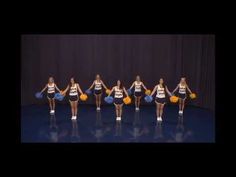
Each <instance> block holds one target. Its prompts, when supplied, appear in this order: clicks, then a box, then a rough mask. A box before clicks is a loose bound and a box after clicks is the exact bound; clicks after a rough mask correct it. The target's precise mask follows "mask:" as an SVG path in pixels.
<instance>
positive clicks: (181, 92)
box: [178, 84, 186, 100]
mask: <svg viewBox="0 0 236 177" xmlns="http://www.w3.org/2000/svg"><path fill="white" fill-rule="evenodd" d="M178 97H179V98H181V99H183V100H184V99H185V98H186V85H181V84H179V93H178Z"/></svg>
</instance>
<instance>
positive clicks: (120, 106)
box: [119, 104, 123, 117]
mask: <svg viewBox="0 0 236 177" xmlns="http://www.w3.org/2000/svg"><path fill="white" fill-rule="evenodd" d="M119 107H120V116H119V117H121V115H122V107H123V104H121V105H120V106H119Z"/></svg>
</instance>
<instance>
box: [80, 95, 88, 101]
mask: <svg viewBox="0 0 236 177" xmlns="http://www.w3.org/2000/svg"><path fill="white" fill-rule="evenodd" d="M80 99H81V100H82V101H86V100H87V99H88V96H87V95H86V94H81V95H80Z"/></svg>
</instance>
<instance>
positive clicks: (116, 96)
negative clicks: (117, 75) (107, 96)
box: [114, 86, 123, 98]
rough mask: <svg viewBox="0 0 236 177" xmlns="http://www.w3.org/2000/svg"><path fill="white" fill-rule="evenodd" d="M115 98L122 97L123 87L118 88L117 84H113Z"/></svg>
mask: <svg viewBox="0 0 236 177" xmlns="http://www.w3.org/2000/svg"><path fill="white" fill-rule="evenodd" d="M114 97H115V98H123V89H121V88H120V89H119V88H118V87H117V86H115V96H114Z"/></svg>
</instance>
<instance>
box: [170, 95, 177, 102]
mask: <svg viewBox="0 0 236 177" xmlns="http://www.w3.org/2000/svg"><path fill="white" fill-rule="evenodd" d="M178 101H179V98H178V97H177V96H171V97H170V102H171V103H177V102H178Z"/></svg>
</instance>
